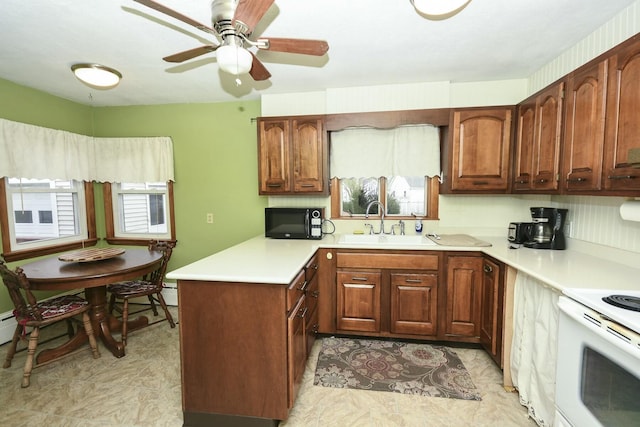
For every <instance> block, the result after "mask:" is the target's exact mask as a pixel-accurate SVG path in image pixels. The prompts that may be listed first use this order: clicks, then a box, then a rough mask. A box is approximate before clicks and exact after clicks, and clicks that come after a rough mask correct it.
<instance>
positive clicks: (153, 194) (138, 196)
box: [113, 182, 169, 238]
mask: <svg viewBox="0 0 640 427" xmlns="http://www.w3.org/2000/svg"><path fill="white" fill-rule="evenodd" d="M113 188H114V189H115V190H116V191H115V193H114V196H115V198H114V201H115V205H114V210H115V209H117V218H118V221H117V230H116V236H119V237H128V238H138V237H140V238H149V237H162V238H165V237H166V236H163V235H166V234H167V233H168V227H169V224H168V222H169V219H168V218H167V214H168V185H167V183H164V182H154V183H149V182H147V183H144V182H143V183H131V182H124V183H120V184H114V185H113ZM116 195H117V196H116Z"/></svg>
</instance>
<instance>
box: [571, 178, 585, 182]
mask: <svg viewBox="0 0 640 427" xmlns="http://www.w3.org/2000/svg"><path fill="white" fill-rule="evenodd" d="M586 180H587V178H569V179H567V182H584V181H586Z"/></svg>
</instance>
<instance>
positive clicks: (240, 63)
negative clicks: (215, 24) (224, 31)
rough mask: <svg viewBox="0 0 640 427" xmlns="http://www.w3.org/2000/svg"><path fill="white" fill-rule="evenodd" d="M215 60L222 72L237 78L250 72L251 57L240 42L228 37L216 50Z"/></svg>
mask: <svg viewBox="0 0 640 427" xmlns="http://www.w3.org/2000/svg"><path fill="white" fill-rule="evenodd" d="M216 58H217V61H218V65H219V66H220V69H221V70H222V71H225V72H227V73H229V74H233V75H235V76H237V75H238V74H245V73H248V72H249V71H250V70H251V64H252V63H253V55H251V52H249V51H248V50H247V49H245V48H244V47H242V40H236V37H234V36H230V37H227V39H225V44H223V45H222V46H220V47H219V48H218V49H216Z"/></svg>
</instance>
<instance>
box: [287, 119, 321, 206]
mask: <svg viewBox="0 0 640 427" xmlns="http://www.w3.org/2000/svg"><path fill="white" fill-rule="evenodd" d="M291 132H292V134H291V141H292V153H293V191H294V192H296V193H323V192H324V191H325V188H327V187H328V185H329V183H328V181H327V175H328V172H327V170H326V169H327V167H326V163H327V162H326V158H327V153H326V145H327V144H326V136H325V131H324V128H323V121H322V119H321V118H309V119H294V120H292V129H291Z"/></svg>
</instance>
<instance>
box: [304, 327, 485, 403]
mask: <svg viewBox="0 0 640 427" xmlns="http://www.w3.org/2000/svg"><path fill="white" fill-rule="evenodd" d="M313 383H314V384H315V385H320V386H323V387H336V388H352V389H360V390H376V391H391V392H395V393H404V394H415V395H421V396H432V397H449V398H454V399H464V400H482V399H481V398H480V395H479V393H478V390H477V389H476V386H475V385H474V384H473V382H472V381H471V376H470V375H469V372H468V371H467V369H466V368H465V367H464V365H463V364H462V361H461V360H460V358H459V357H458V355H457V354H456V353H455V352H454V351H453V350H451V349H450V348H448V347H444V346H436V345H430V344H420V343H405V342H397V341H383V340H366V339H352V338H335V337H330V338H324V339H323V340H322V349H321V350H320V355H319V356H318V364H317V366H316V373H315V378H314V381H313Z"/></svg>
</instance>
